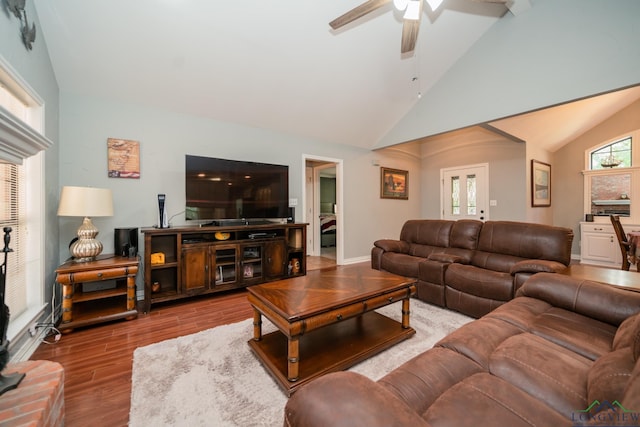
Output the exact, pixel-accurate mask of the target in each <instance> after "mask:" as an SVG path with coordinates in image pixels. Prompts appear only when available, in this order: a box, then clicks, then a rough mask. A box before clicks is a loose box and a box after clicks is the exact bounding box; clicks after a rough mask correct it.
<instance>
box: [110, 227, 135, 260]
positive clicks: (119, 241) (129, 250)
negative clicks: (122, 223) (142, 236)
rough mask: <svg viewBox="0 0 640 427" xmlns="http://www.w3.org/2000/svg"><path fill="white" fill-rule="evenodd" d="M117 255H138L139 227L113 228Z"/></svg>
mask: <svg viewBox="0 0 640 427" xmlns="http://www.w3.org/2000/svg"><path fill="white" fill-rule="evenodd" d="M113 236H114V246H113V247H114V250H115V253H116V255H119V256H126V257H130V258H134V257H136V256H138V228H137V227H136V228H115V229H114V230H113Z"/></svg>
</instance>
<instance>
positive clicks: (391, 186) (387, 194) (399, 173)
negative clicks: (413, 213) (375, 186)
mask: <svg viewBox="0 0 640 427" xmlns="http://www.w3.org/2000/svg"><path fill="white" fill-rule="evenodd" d="M380 198H381V199H400V200H408V199H409V172H408V171H403V170H399V169H390V168H385V167H381V168H380Z"/></svg>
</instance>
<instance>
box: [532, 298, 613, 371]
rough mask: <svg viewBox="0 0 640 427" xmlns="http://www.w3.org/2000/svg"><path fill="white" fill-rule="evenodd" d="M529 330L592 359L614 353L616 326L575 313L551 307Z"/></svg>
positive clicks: (537, 318)
mask: <svg viewBox="0 0 640 427" xmlns="http://www.w3.org/2000/svg"><path fill="white" fill-rule="evenodd" d="M529 329H530V331H531V332H532V333H534V334H536V335H539V336H541V337H543V338H545V339H547V340H549V341H551V342H554V343H556V344H558V345H560V346H562V347H566V348H568V349H569V350H571V351H574V352H576V353H578V354H581V355H583V356H584V357H587V358H589V359H591V360H595V359H597V358H599V357H600V356H602V355H604V354H606V353H608V352H609V351H611V346H612V344H613V337H614V336H615V334H616V329H617V328H616V327H615V326H613V325H610V324H608V323H604V322H601V321H599V320H596V319H593V318H591V317H587V316H583V315H581V314H578V313H575V312H573V311H568V310H564V309H562V308H557V307H552V308H550V309H549V310H547V311H546V312H544V313H542V314H541V315H539V316H538V317H536V319H535V321H534V322H533V323H532V324H531V327H530V328H529Z"/></svg>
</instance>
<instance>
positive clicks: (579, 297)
mask: <svg viewBox="0 0 640 427" xmlns="http://www.w3.org/2000/svg"><path fill="white" fill-rule="evenodd" d="M517 295H523V296H528V297H531V298H536V299H539V300H542V301H546V302H548V303H549V304H551V305H553V306H556V307H559V308H564V309H566V310H570V311H574V312H576V313H580V314H583V315H585V316H587V317H591V318H593V319H597V320H600V321H602V322H606V323H609V324H611V325H615V326H619V325H620V324H621V323H622V322H623V321H624V320H625V319H627V318H628V317H629V316H632V315H634V314H636V313H638V312H640V293H639V292H630V291H628V290H623V289H618V288H615V287H613V286H610V285H605V284H603V283H598V282H593V281H589V280H579V279H576V278H574V277H570V276H564V275H559V274H554V273H538V274H535V275H534V276H533V277H531V278H530V279H529V280H527V282H526V283H525V284H524V286H523V287H522V288H520V289H519V290H518V293H517Z"/></svg>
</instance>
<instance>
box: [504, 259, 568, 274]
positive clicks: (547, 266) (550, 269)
mask: <svg viewBox="0 0 640 427" xmlns="http://www.w3.org/2000/svg"><path fill="white" fill-rule="evenodd" d="M566 268H567V266H566V265H564V264H563V263H561V262H557V261H549V260H544V259H525V260H522V261H518V262H517V263H515V264H513V265H512V266H511V270H510V273H511V274H512V275H514V274H517V273H560V272H562V271H564V269H566Z"/></svg>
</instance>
